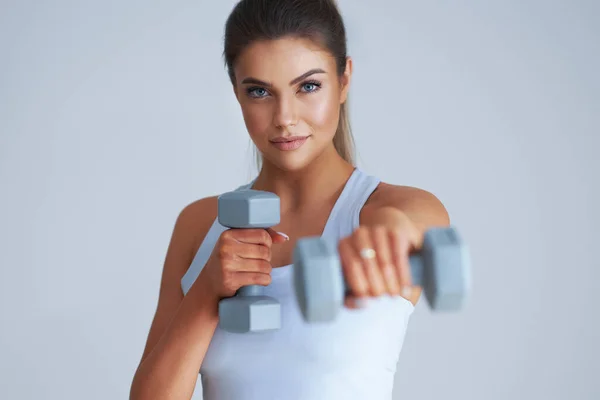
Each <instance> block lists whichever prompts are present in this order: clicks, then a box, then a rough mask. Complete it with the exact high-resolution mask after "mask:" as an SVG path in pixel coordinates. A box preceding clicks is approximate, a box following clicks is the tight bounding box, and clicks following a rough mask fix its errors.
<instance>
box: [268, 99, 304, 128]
mask: <svg viewBox="0 0 600 400" xmlns="http://www.w3.org/2000/svg"><path fill="white" fill-rule="evenodd" d="M273 119H274V120H273V122H274V124H275V126H276V127H278V128H287V127H288V126H295V125H296V124H297V123H298V115H297V109H296V104H295V100H294V98H293V97H291V98H290V97H289V96H281V97H280V98H279V101H278V102H277V107H276V109H275V114H274V115H273Z"/></svg>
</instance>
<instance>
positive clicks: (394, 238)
mask: <svg viewBox="0 0 600 400" xmlns="http://www.w3.org/2000/svg"><path fill="white" fill-rule="evenodd" d="M389 235H390V240H391V243H392V246H391V249H392V258H393V260H394V265H395V266H396V276H397V277H398V283H399V284H400V290H401V293H400V295H401V296H402V297H409V296H410V291H411V286H412V279H411V274H410V265H409V263H408V256H409V254H408V253H409V249H410V241H409V240H408V238H407V237H406V236H404V235H403V234H402V233H401V232H400V231H399V230H390V231H389Z"/></svg>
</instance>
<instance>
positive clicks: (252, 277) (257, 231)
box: [198, 228, 289, 299]
mask: <svg viewBox="0 0 600 400" xmlns="http://www.w3.org/2000/svg"><path fill="white" fill-rule="evenodd" d="M287 240H289V238H288V237H287V235H285V234H283V233H280V232H277V231H275V230H273V229H271V228H267V229H262V228H254V229H252V228H251V229H228V230H226V231H224V232H223V233H222V234H221V235H220V236H219V239H218V240H217V243H216V244H215V247H214V248H213V251H212V253H211V255H210V257H209V259H208V261H207V262H206V265H205V266H204V268H203V269H202V271H201V272H200V276H199V277H198V280H200V281H201V282H202V286H203V287H204V288H203V290H205V291H208V292H209V293H208V294H209V295H210V296H211V297H213V298H216V299H222V298H225V297H231V296H233V295H235V293H236V292H237V290H238V289H239V288H241V287H242V286H248V285H262V286H267V285H269V284H270V283H271V269H272V268H273V267H272V265H271V247H272V245H273V244H276V243H283V242H285V241H287Z"/></svg>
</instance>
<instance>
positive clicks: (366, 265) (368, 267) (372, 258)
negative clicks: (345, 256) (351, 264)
mask: <svg viewBox="0 0 600 400" xmlns="http://www.w3.org/2000/svg"><path fill="white" fill-rule="evenodd" d="M352 238H353V239H354V251H355V252H356V257H358V258H360V259H361V261H362V265H363V269H364V271H365V276H366V277H367V280H368V282H369V295H370V296H375V297H378V296H381V295H382V294H384V293H385V292H386V286H385V282H384V281H383V277H382V276H381V271H380V270H379V263H378V262H377V254H376V253H374V252H373V251H372V250H375V249H374V243H373V239H372V238H371V229H370V228H365V227H360V228H358V229H357V230H356V231H354V234H353V236H352ZM368 250H371V252H368Z"/></svg>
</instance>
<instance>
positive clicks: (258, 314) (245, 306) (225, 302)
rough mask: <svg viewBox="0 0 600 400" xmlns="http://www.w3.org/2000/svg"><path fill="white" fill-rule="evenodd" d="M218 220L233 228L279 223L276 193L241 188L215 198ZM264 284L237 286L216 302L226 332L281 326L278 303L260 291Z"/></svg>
mask: <svg viewBox="0 0 600 400" xmlns="http://www.w3.org/2000/svg"><path fill="white" fill-rule="evenodd" d="M218 207H219V211H218V218H219V223H220V224H221V225H223V226H225V227H228V228H232V229H236V228H239V229H244V228H270V227H272V226H275V225H277V224H279V219H280V202H279V197H278V196H277V195H276V194H274V193H270V192H265V191H261V190H253V189H244V190H237V191H234V192H229V193H224V194H222V195H220V196H219V198H218ZM263 289H264V287H263V286H260V285H251V286H244V287H242V288H240V289H239V290H238V291H237V292H236V294H235V296H233V297H230V298H226V299H222V300H221V301H220V302H219V326H220V327H221V328H222V329H224V330H226V331H229V332H235V333H247V332H263V331H270V330H275V329H279V328H281V306H280V304H279V302H278V301H277V300H275V299H274V298H272V297H268V296H264V295H263Z"/></svg>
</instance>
